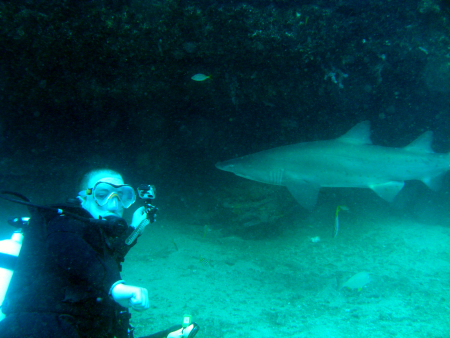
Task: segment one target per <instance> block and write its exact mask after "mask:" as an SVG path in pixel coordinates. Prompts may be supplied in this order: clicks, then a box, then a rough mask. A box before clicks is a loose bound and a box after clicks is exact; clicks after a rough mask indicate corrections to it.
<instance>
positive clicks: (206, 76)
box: [191, 74, 211, 82]
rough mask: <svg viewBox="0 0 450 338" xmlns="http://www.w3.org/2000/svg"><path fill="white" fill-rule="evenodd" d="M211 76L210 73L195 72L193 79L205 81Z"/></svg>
mask: <svg viewBox="0 0 450 338" xmlns="http://www.w3.org/2000/svg"><path fill="white" fill-rule="evenodd" d="M210 77H211V76H209V75H205V74H195V75H194V76H192V77H191V79H192V80H194V81H199V82H200V81H205V80H207V79H209V78H210Z"/></svg>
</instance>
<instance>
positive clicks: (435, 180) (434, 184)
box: [421, 152, 450, 191]
mask: <svg viewBox="0 0 450 338" xmlns="http://www.w3.org/2000/svg"><path fill="white" fill-rule="evenodd" d="M443 156H445V158H446V160H447V163H448V168H447V170H445V171H444V172H441V173H440V174H438V175H436V176H433V177H425V178H422V180H421V181H422V182H423V183H425V185H426V186H427V187H428V188H430V189H431V190H433V191H439V190H440V189H441V187H442V184H443V180H444V177H445V174H446V173H447V171H449V170H450V152H449V153H447V154H445V155H443Z"/></svg>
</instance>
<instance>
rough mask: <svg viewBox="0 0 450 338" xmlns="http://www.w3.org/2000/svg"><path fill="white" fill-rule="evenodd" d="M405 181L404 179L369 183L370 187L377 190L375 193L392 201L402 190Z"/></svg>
mask: <svg viewBox="0 0 450 338" xmlns="http://www.w3.org/2000/svg"><path fill="white" fill-rule="evenodd" d="M404 185H405V182H403V181H398V182H397V181H392V182H387V183H381V184H372V185H369V188H370V189H372V190H373V191H375V193H376V194H377V195H378V196H380V197H381V198H382V199H384V200H386V201H388V202H392V201H393V200H394V198H395V196H397V194H398V193H399V192H400V190H402V188H403V186H404Z"/></svg>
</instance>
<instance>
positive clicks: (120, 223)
mask: <svg viewBox="0 0 450 338" xmlns="http://www.w3.org/2000/svg"><path fill="white" fill-rule="evenodd" d="M147 187H152V186H147ZM138 192H139V196H140V197H141V198H144V197H148V196H144V197H143V196H141V192H140V191H139V190H138ZM148 192H149V191H147V193H148ZM2 193H4V192H2ZM18 195H19V194H16V196H18ZM144 195H145V192H144ZM150 195H151V194H150ZM20 196H21V195H20ZM152 197H153V198H154V195H153V196H150V198H152ZM2 198H3V199H7V200H10V201H13V202H19V201H18V200H11V199H8V198H5V197H2ZM22 199H25V198H24V197H22ZM135 201H136V193H135V191H134V189H133V188H132V187H131V186H129V185H127V184H124V181H123V179H122V176H121V175H120V174H119V173H117V172H115V171H112V170H109V169H97V170H93V171H91V172H89V173H87V174H86V175H85V176H84V177H83V180H82V182H81V191H80V193H79V194H78V197H77V198H76V199H75V200H72V201H71V202H70V203H68V204H65V205H57V206H51V207H43V206H37V205H34V204H31V203H29V200H27V202H19V203H22V204H26V205H28V207H29V210H30V213H31V218H30V220H29V222H27V223H24V224H22V233H23V245H22V247H21V249H20V254H19V255H18V258H17V261H16V264H15V269H14V273H13V275H12V278H11V281H10V283H9V287H8V286H7V291H6V295H5V300H4V301H3V304H0V306H1V308H0V310H1V312H2V313H3V314H4V315H5V317H4V319H3V320H1V318H0V320H1V321H0V338H19V337H27V338H52V337H55V338H88V337H89V338H97V337H98V338H113V337H117V338H131V337H133V328H132V327H131V326H130V324H129V320H130V317H131V315H130V313H129V311H128V308H133V309H134V310H136V311H144V310H147V309H148V308H149V299H148V292H147V289H145V288H143V287H139V286H134V285H129V284H127V283H125V281H124V280H122V278H121V276H120V272H121V268H122V267H121V264H122V262H123V261H124V258H125V255H126V254H127V253H128V251H129V250H130V249H131V247H133V246H134V245H135V244H136V238H137V237H138V236H139V235H140V234H141V233H142V231H143V229H144V227H145V225H147V224H148V223H150V222H151V221H154V217H155V214H156V210H157V209H156V208H155V207H153V206H151V205H150V204H149V203H146V206H143V207H140V208H138V209H137V210H136V211H135V212H134V214H133V217H132V222H131V225H130V226H128V225H127V223H126V221H125V220H124V219H123V218H122V215H123V212H124V209H126V208H129V207H130V206H131V205H132V204H133V203H134V202H135ZM149 218H150V221H149ZM0 283H2V281H1V280H0ZM185 319H186V317H185ZM198 330H199V327H198V325H197V324H195V323H192V322H191V321H190V317H189V320H187V321H186V322H183V325H177V326H174V327H171V328H169V329H167V330H164V331H161V332H158V333H155V334H153V335H150V336H147V337H144V338H175V337H177V338H193V337H194V336H195V334H196V333H197V332H198Z"/></svg>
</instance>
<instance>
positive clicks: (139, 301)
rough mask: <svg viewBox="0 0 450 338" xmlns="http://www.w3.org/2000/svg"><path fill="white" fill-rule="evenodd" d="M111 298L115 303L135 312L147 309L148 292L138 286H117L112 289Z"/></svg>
mask: <svg viewBox="0 0 450 338" xmlns="http://www.w3.org/2000/svg"><path fill="white" fill-rule="evenodd" d="M111 296H112V298H113V299H114V301H115V302H116V303H118V304H119V305H121V306H123V307H132V308H133V309H135V310H137V311H144V310H147V309H148V308H149V301H148V291H147V289H145V288H141V287H139V286H133V285H125V284H117V285H116V286H115V287H114V288H113V289H112V291H111Z"/></svg>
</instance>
